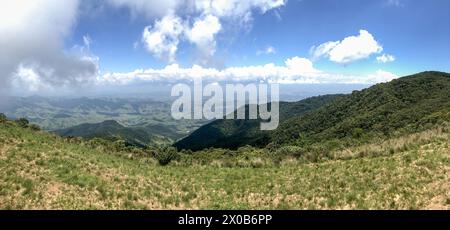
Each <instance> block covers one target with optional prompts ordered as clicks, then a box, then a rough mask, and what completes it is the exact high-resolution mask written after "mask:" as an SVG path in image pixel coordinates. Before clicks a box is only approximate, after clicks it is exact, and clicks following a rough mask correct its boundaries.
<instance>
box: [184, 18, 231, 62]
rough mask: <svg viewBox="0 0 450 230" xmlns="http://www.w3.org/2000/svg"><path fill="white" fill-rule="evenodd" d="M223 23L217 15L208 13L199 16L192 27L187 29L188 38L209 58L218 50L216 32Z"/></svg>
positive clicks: (204, 56)
mask: <svg viewBox="0 0 450 230" xmlns="http://www.w3.org/2000/svg"><path fill="white" fill-rule="evenodd" d="M221 29H222V25H221V24H220V22H219V19H218V18H217V17H216V16H212V15H207V16H205V17H204V18H201V19H200V18H198V19H197V20H196V21H195V22H194V25H193V27H192V28H191V29H189V30H188V31H186V35H187V38H188V39H189V41H190V42H192V43H194V44H195V45H196V46H197V47H198V48H199V50H200V52H201V53H202V56H203V58H209V57H211V56H213V55H214V53H215V52H216V41H215V36H216V34H217V33H218V32H219V31H220V30H221Z"/></svg>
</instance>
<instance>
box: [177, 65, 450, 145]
mask: <svg viewBox="0 0 450 230" xmlns="http://www.w3.org/2000/svg"><path fill="white" fill-rule="evenodd" d="M327 99H334V100H327ZM310 102H311V104H310ZM327 102H329V103H327ZM305 103H306V104H310V105H309V106H305V107H301V108H304V109H300V110H297V108H299V107H298V106H302V105H304V104H305ZM287 105H290V106H286V104H282V106H281V111H282V112H281V114H282V115H281V117H283V119H281V120H280V126H279V127H278V129H277V130H275V131H270V132H261V131H258V130H257V127H258V126H257V125H258V124H259V122H258V121H255V120H254V121H251V120H240V121H239V120H238V121H229V120H217V121H214V122H212V123H209V124H206V125H204V126H203V127H201V128H199V129H198V130H196V131H194V132H193V133H192V134H191V135H189V136H188V137H186V138H184V139H182V140H180V141H179V142H177V143H175V146H176V147H177V148H179V149H191V150H199V149H204V148H209V147H221V148H236V147H240V146H245V145H253V146H267V145H269V144H270V145H271V146H280V145H296V146H301V147H307V146H310V145H320V143H326V144H327V145H335V146H348V145H354V144H357V143H361V142H362V143H364V142H367V141H368V140H371V139H373V138H389V137H391V136H395V135H398V134H400V133H412V132H416V131H420V130H422V129H425V128H427V127H430V126H432V125H433V124H436V123H440V122H444V121H449V120H450V74H448V73H443V72H423V73H419V74H415V75H411V76H406V77H402V78H399V79H396V80H394V81H391V82H389V83H383V84H377V85H375V86H372V87H370V88H367V89H364V90H361V91H354V92H353V93H352V94H349V95H345V96H338V97H331V98H330V97H328V98H323V97H319V98H312V99H307V100H303V101H300V102H298V103H296V104H287ZM283 114H284V115H283ZM286 115H287V116H286Z"/></svg>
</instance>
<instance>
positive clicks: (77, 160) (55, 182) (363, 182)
mask: <svg viewBox="0 0 450 230" xmlns="http://www.w3.org/2000/svg"><path fill="white" fill-rule="evenodd" d="M384 145H389V146H400V148H397V150H396V151H398V153H394V154H392V153H389V154H384V156H377V157H363V158H361V157H358V156H354V155H361V153H359V152H360V150H361V149H355V150H354V151H352V150H348V151H346V152H345V154H342V153H336V154H339V155H340V156H343V158H342V159H336V160H331V161H325V162H322V163H311V164H305V163H303V164H301V163H298V162H294V161H285V162H283V163H282V166H270V167H263V168H218V167H214V166H190V167H180V166H174V165H169V166H166V167H161V166H157V165H156V163H154V162H152V160H149V159H145V158H141V159H127V158H125V157H123V156H118V155H114V154H111V153H106V152H103V151H101V150H96V149H92V148H89V147H87V146H80V145H76V144H71V143H68V142H66V141H64V140H63V139H61V138H59V137H55V136H52V135H49V134H45V133H36V132H33V131H31V130H29V129H21V128H18V127H16V126H14V125H4V124H0V209H9V208H13V209H145V208H148V209H179V208H188V209H204V208H212V209H223V208H230V209H246V208H256V209H265V208H280V209H288V208H289V209H306V208H308V209H327V208H332V209H341V208H342V209H355V208H356V209H409V208H419V209H429V208H433V209H435V208H443V209H449V208H450V184H449V181H450V154H449V133H448V129H446V131H445V132H440V131H439V132H438V131H430V132H426V133H422V134H419V135H417V136H410V137H406V138H401V139H398V140H391V141H390V142H389V143H381V144H377V145H374V146H366V147H365V148H366V150H365V151H363V152H370V151H368V150H375V149H378V150H379V149H382V148H380V146H381V147H382V146H384ZM401 146H404V147H401ZM360 148H363V147H360ZM382 155H383V154H382ZM344 158H345V159H344Z"/></svg>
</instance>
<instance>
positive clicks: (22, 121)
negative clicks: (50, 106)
mask: <svg viewBox="0 0 450 230" xmlns="http://www.w3.org/2000/svg"><path fill="white" fill-rule="evenodd" d="M16 124H17V125H19V126H20V127H22V128H27V127H28V124H30V122H29V121H28V120H27V119H25V118H19V119H17V120H16Z"/></svg>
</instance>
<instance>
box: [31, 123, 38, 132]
mask: <svg viewBox="0 0 450 230" xmlns="http://www.w3.org/2000/svg"><path fill="white" fill-rule="evenodd" d="M29 127H30V129H31V130H33V131H41V127H39V125H35V124H31V125H29Z"/></svg>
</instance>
